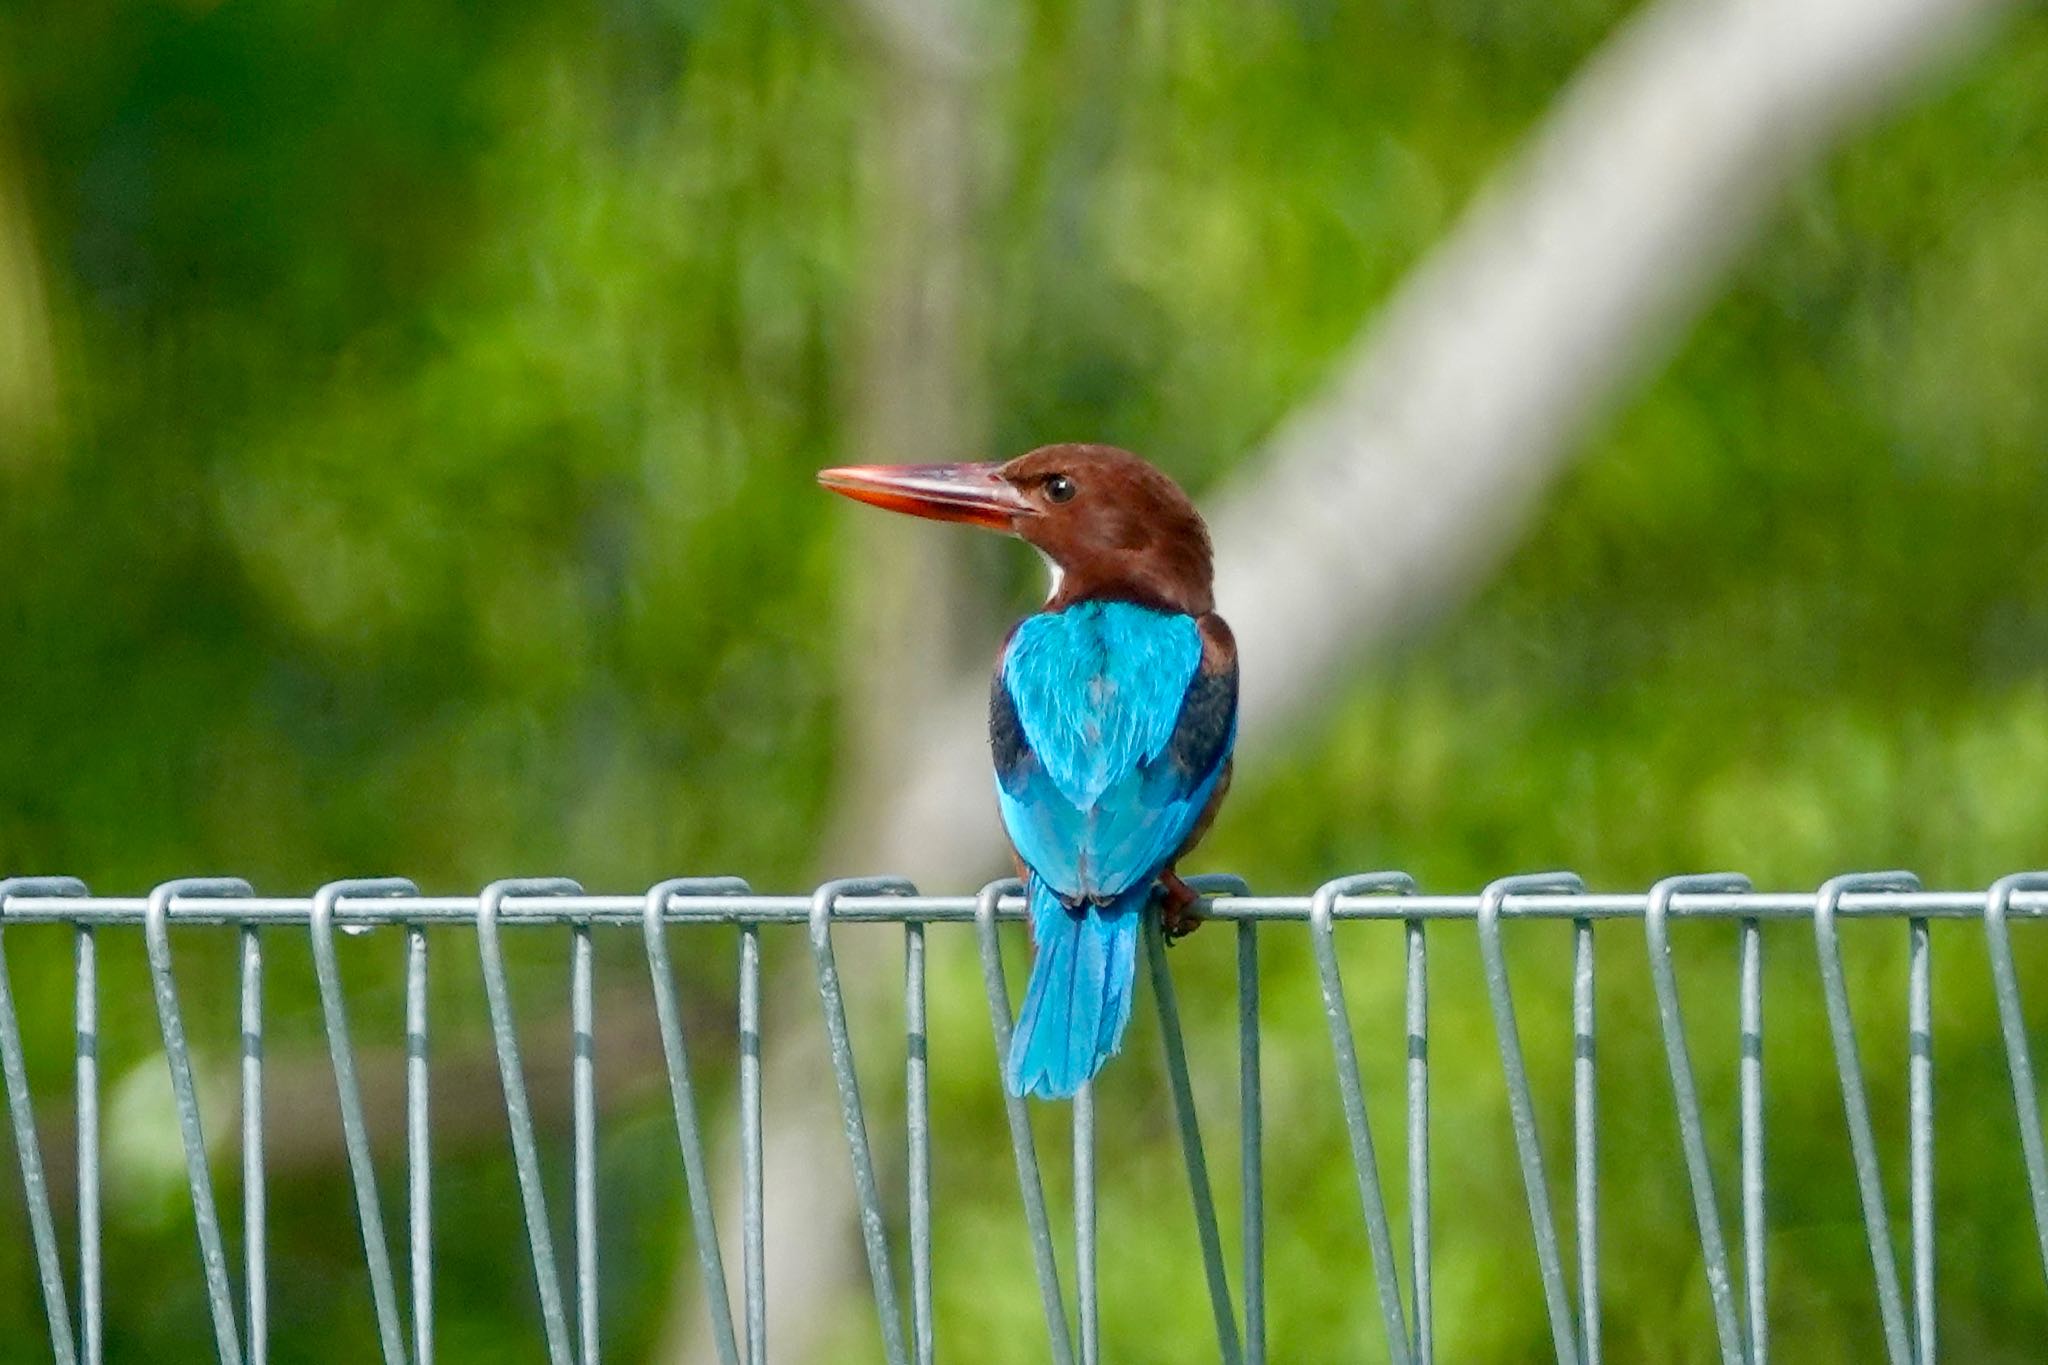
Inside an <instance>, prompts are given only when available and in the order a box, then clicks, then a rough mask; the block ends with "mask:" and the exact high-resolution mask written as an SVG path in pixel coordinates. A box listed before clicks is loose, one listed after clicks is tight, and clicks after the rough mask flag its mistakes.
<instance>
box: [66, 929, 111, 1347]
mask: <svg viewBox="0 0 2048 1365" xmlns="http://www.w3.org/2000/svg"><path fill="white" fill-rule="evenodd" d="M74 950H75V958H74V963H73V969H72V975H73V982H72V985H73V1006H72V1008H73V1014H72V1033H73V1036H74V1038H75V1040H76V1042H77V1047H76V1048H75V1049H74V1057H73V1065H74V1068H75V1070H74V1073H73V1084H74V1087H75V1089H74V1094H73V1106H74V1107H75V1108H76V1109H77V1111H78V1355H79V1358H80V1359H81V1360H83V1361H84V1362H85V1365H100V1362H101V1359H102V1355H101V1353H102V1351H103V1349H104V1344H105V1311H104V1309H105V1304H104V1301H103V1286H102V1277H101V1267H100V1005H99V998H100V997H99V989H100V988H99V942H98V940H97V939H95V938H94V937H93V927H92V926H91V925H90V924H81V925H79V926H78V931H77V935H76V938H75V940H74Z"/></svg>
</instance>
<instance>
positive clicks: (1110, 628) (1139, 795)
mask: <svg viewBox="0 0 2048 1365" xmlns="http://www.w3.org/2000/svg"><path fill="white" fill-rule="evenodd" d="M1201 662H1202V639H1201V631H1200V628H1199V626H1198V625H1197V624H1196V621H1195V619H1194V618H1193V617H1191V616H1185V615H1181V614H1178V613H1169V612H1161V611H1154V610H1152V609H1150V608H1148V607H1141V606H1137V605H1134V604H1132V603H1127V602H1082V603H1077V604H1076V605H1074V606H1072V607H1069V608H1067V609H1066V610H1065V611H1061V612H1046V613H1041V614H1040V615H1038V616H1034V617H1031V618H1030V619H1028V620H1027V621H1025V622H1024V623H1023V625H1021V626H1019V627H1018V629H1017V632H1016V634H1015V635H1013V636H1012V637H1011V641H1010V645H1009V647H1008V649H1007V650H1005V652H1004V657H1003V664H1002V668H1001V670H1000V671H999V672H998V674H997V678H996V687H995V689H994V694H993V695H992V697H991V707H990V734H991V738H992V740H993V743H994V747H995V752H996V774H997V797H998V801H999V802H1000V804H1001V807H1002V815H1003V824H1004V827H1005V828H1006V829H1007V830H1008V832H1009V835H1010V840H1011V843H1012V844H1014V845H1015V847H1016V849H1017V854H1018V856H1019V857H1020V858H1022V859H1023V860H1024V862H1025V863H1026V865H1028V866H1029V867H1030V868H1031V869H1032V871H1034V872H1035V873H1037V874H1038V875H1039V876H1040V877H1041V878H1042V879H1044V880H1045V882H1046V883H1047V884H1048V885H1050V886H1051V887H1052V889H1053V890H1055V891H1056V892H1058V893H1059V895H1060V896H1061V897H1062V898H1064V899H1066V900H1068V901H1070V902H1071V901H1079V900H1084V899H1086V900H1097V901H1100V900H1105V899H1108V898H1111V897H1114V896H1116V895H1117V894H1118V893H1120V892H1122V891H1125V890H1127V889H1129V888H1130V887H1132V886H1134V885H1137V884H1139V883H1141V882H1145V881H1149V880H1150V879H1151V878H1152V877H1153V876H1154V875H1156V874H1157V873H1158V871H1159V869H1160V868H1161V867H1162V866H1163V865H1164V864H1165V863H1166V861H1167V860H1168V859H1169V858H1171V857H1172V856H1173V853H1174V851H1175V850H1176V849H1178V848H1179V847H1180V845H1181V843H1182V842H1183V841H1184V840H1185V839H1186V838H1187V835H1188V832H1189V831H1190V830H1191V829H1193V827H1194V824H1195V822H1196V821H1197V820H1198V819H1199V818H1200V817H1201V813H1202V810H1203V808H1204V807H1205V806H1206V805H1207V803H1208V800H1209V796H1210V794H1211V793H1212V792H1213V791H1214V790H1215V785H1216V781H1217V778H1218V776H1219V774H1220V773H1221V771H1222V766H1223V760H1224V758H1225V757H1226V756H1227V754H1228V749H1229V742H1228V734H1227V732H1226V733H1224V734H1223V735H1222V742H1221V743H1218V742H1216V741H1217V739H1218V735H1217V733H1215V722H1216V721H1217V719H1219V717H1217V716H1216V715H1213V714H1204V715H1202V716H1199V717H1195V716H1190V717H1186V719H1193V720H1197V721H1199V722H1200V723H1201V725H1202V726H1203V728H1205V729H1207V730H1208V731H1210V733H1209V734H1208V735H1207V736H1206V742H1205V743H1203V744H1202V745H1200V746H1198V747H1199V748H1201V749H1203V750H1206V752H1203V753H1201V754H1200V757H1201V759H1202V760H1204V761H1202V762H1201V764H1200V766H1199V767H1194V768H1191V767H1190V766H1189V763H1188V761H1187V760H1188V758H1189V756H1190V754H1189V746H1188V744H1187V743H1186V742H1185V738H1186V737H1185V735H1184V734H1183V733H1182V732H1183V731H1184V729H1185V728H1186V727H1185V726H1184V724H1183V721H1184V712H1187V711H1190V710H1191V709H1193V708H1191V707H1190V706H1189V703H1190V702H1191V701H1192V700H1194V699H1195V696H1196V694H1197V693H1200V692H1203V691H1204V689H1203V688H1202V687H1201V685H1200V681H1199V675H1200V669H1201ZM1229 701H1230V702H1231V703H1232V705H1231V707H1230V710H1231V712H1232V714H1233V716H1234V702H1235V688H1234V686H1233V687H1232V688H1231V689H1230V694H1229ZM1214 709H1215V708H1214V707H1209V708H1207V710H1208V711H1211V712H1213V711H1214Z"/></svg>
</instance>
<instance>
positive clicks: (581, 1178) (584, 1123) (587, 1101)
mask: <svg viewBox="0 0 2048 1365" xmlns="http://www.w3.org/2000/svg"><path fill="white" fill-rule="evenodd" d="M570 934H571V937H570V940H569V1032H570V1035H571V1040H570V1048H571V1050H570V1056H569V1067H570V1078H569V1085H570V1092H571V1094H570V1108H571V1110H572V1118H571V1122H572V1125H573V1135H572V1137H571V1143H572V1146H573V1155H572V1165H573V1173H574V1174H573V1179H574V1184H575V1220H576V1221H575V1228H576V1330H577V1335H578V1342H577V1344H578V1346H579V1347H580V1348H581V1361H582V1365H598V1353H599V1340H598V1325H599V1324H598V1295H597V1287H598V1278H597V1002H596V995H597V986H596V981H595V979H594V978H595V973H596V966H595V964H594V962H593V958H594V957H595V945H594V944H593V943H592V942H591V939H590V922H589V921H588V920H584V921H583V922H581V923H579V924H577V925H576V927H575V928H574V929H573V930H571V931H570Z"/></svg>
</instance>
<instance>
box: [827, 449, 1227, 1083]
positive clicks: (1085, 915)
mask: <svg viewBox="0 0 2048 1365" xmlns="http://www.w3.org/2000/svg"><path fill="white" fill-rule="evenodd" d="M818 481H819V482H820V483H822V484H824V485H825V486H826V487H827V488H830V489H832V490H833V491H835V492H838V493H843V494H845V495H846V496H847V497H850V498H854V499H857V500H858V501H861V502H865V503H871V504H873V505H874V506H877V507H885V508H888V509H890V510H891V511H897V512H909V513H912V514H913V515H916V516H921V517H932V518H936V519H938V520H941V521H958V522H966V523H968V524H970V525H975V526H982V527H987V528H988V529H991V530H996V531H1006V532H1008V533H1009V534H1011V535H1014V536H1016V537H1018V538H1019V539H1021V540H1023V541H1024V542H1025V543H1026V544H1029V545H1031V546H1033V547H1034V548H1036V549H1037V550H1038V551H1039V553H1040V554H1042V555H1043V556H1044V557H1045V559H1046V562H1047V563H1048V564H1049V565H1050V566H1051V569H1052V594H1051V596H1050V597H1048V598H1047V599H1046V603H1045V605H1044V606H1043V607H1041V608H1040V609H1039V610H1038V611H1037V612H1036V613H1034V614H1033V615H1031V616H1027V617H1026V618H1024V620H1022V621H1020V622H1019V623H1018V624H1017V625H1016V627H1015V628H1014V629H1012V630H1011V632H1010V636H1009V639H1008V640H1007V641H1006V642H1005V643H1004V645H1003V650H1002V656H1001V658H1000V660H999V662H998V663H997V665H996V674H995V681H994V686H993V687H992V688H991V690H990V694H989V744H990V747H991V748H992V749H993V750H994V754H995V770H996V774H995V775H996V801H997V805H998V807H999V808H1000V810H1001V814H1002V820H1003V827H1004V829H1005V830H1006V831H1007V832H1008V834H1009V837H1010V845H1011V847H1012V849H1013V850H1014V852H1015V854H1016V859H1017V864H1018V875H1019V876H1020V877H1021V878H1023V880H1024V882H1025V884H1026V887H1027V890H1028V896H1029V900H1030V906H1031V936H1032V941H1033V942H1034V944H1035V945H1036V947H1037V957H1036V959H1035V961H1034V962H1033V964H1032V968H1031V982H1030V985H1029V987H1028V988H1027V990H1026V992H1025V996H1024V1006H1023V1009H1022V1011H1021V1012H1020V1014H1019V1016H1018V1019H1017V1028H1016V1031H1015V1033H1014V1035H1013V1036H1012V1038H1011V1040H1010V1055H1009V1058H1008V1061H1007V1067H1006V1076H1007V1080H1008V1083H1009V1087H1010V1090H1011V1092H1012V1093H1013V1094H1018V1095H1027V1094H1028V1095H1037V1096H1040V1097H1042V1098H1046V1099H1062V1098H1065V1097H1067V1096H1070V1095H1072V1094H1073V1093H1074V1092H1075V1091H1076V1090H1078V1089H1080V1088H1081V1086H1082V1085H1083V1084H1084V1083H1085V1082H1086V1081H1087V1080H1088V1079H1089V1078H1090V1077H1091V1076H1093V1075H1094V1074H1095V1073H1096V1072H1097V1071H1099V1070H1101V1068H1102V1064H1103V1062H1105V1061H1106V1060H1108V1058H1109V1057H1110V1056H1112V1055H1113V1054H1114V1053H1115V1052H1116V1051H1117V1049H1118V1048H1119V1047H1121V1046H1122V1044H1123V1036H1124V1027H1125V1025H1126V1024H1128V1023H1129V1022H1130V1018H1131V991H1132V987H1133V984H1134V980H1135V977H1136V974H1137V942H1138V931H1139V927H1140V924H1141V919H1142V916H1143V915H1144V914H1145V912H1146V909H1147V906H1148V903H1149V902H1150V901H1151V899H1152V897H1153V895H1154V891H1155V888H1156V889H1157V891H1158V892H1159V896H1160V914H1161V916H1162V921H1163V924H1164V927H1165V929H1166V931H1167V933H1168V934H1169V935H1172V936H1178V935H1180V934H1182V933H1186V932H1188V931H1190V930H1191V929H1192V928H1193V927H1194V924H1195V922H1196V921H1195V916H1194V907H1195V904H1196V902H1197V899H1198V897H1197V896H1196V893H1195V892H1194V891H1193V890H1192V889H1190V888H1189V887H1188V885H1187V884H1186V883H1185V882H1183V881H1181V879H1180V878H1179V877H1178V876H1177V875H1175V873H1174V863H1175V861H1176V860H1178V859H1179V858H1180V857H1181V856H1182V855H1184V854H1185V853H1186V852H1187V851H1188V850H1189V849H1190V848H1192V847H1193V846H1194V844H1195V842H1196V841H1197V840H1199V839H1200V838H1201V837H1202V834H1203V832H1204V831H1205V830H1206V829H1207V828H1208V826H1209V821H1210V819H1211V818H1212V817H1213V816H1214V815H1215V812H1216V807H1217V805H1218V803H1219V802H1220V801H1221V800H1222V798H1223V793H1224V790H1225V788H1227V787H1228V786H1229V785H1230V762H1231V746H1232V745H1233V743H1234V742H1235V740H1236V738H1237V646H1236V644H1235V642H1234V641H1233V640H1232V638H1231V634H1230V628H1229V627H1228V626H1226V625H1225V624H1224V623H1223V618H1222V617H1220V616H1218V615H1217V614H1216V610H1215V600H1214V597H1213V596H1212V593H1211V578H1212V571H1211V566H1210V550H1209V532H1208V528H1207V527H1205V526H1204V525H1203V524H1202V518H1201V515H1200V514H1199V513H1197V512H1196V511H1195V507H1194V504H1193V503H1191V502H1190V501H1188V497H1187V495H1186V494H1185V493H1183V492H1182V491H1181V490H1180V487H1179V486H1178V485H1177V484H1175V483H1174V482H1173V480H1172V479H1170V478H1168V477H1167V476H1166V475H1165V474H1163V473H1161V472H1160V471H1159V470H1157V469H1155V468H1153V467H1152V466H1151V465H1149V464H1147V463H1146V462H1145V461H1143V460H1141V459H1139V458H1138V457H1137V456H1135V455H1132V454H1130V453H1129V452H1127V451H1122V450H1118V449H1115V448H1114V447H1111V446H1098V445H1055V446H1044V447H1042V448H1040V449H1038V450H1034V451H1032V452H1030V453H1029V454H1027V455H1021V456H1019V457H1017V458H1016V459H1014V460H1011V461H1009V462H1008V463H1005V464H951V465H867V466H859V467H852V468H844V469H827V470H824V471H823V472H821V473H820V474H819V475H818Z"/></svg>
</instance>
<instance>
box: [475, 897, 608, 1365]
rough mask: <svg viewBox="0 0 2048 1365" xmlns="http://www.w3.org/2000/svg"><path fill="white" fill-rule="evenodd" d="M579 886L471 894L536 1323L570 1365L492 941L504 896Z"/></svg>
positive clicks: (506, 994)
mask: <svg viewBox="0 0 2048 1365" xmlns="http://www.w3.org/2000/svg"><path fill="white" fill-rule="evenodd" d="M582 891H583V888H582V887H580V886H578V885H577V884H576V883H575V882H573V881H570V880H569V879H568V878H567V877H514V878H508V879H506V880H504V881H496V882H492V883H491V884H490V885H489V886H487V887H485V888H484V889H483V893H482V894H481V895H480V896H478V897H477V906H476V941H477V951H478V955H479V956H480V957H481V959H482V963H483V973H484V996H485V1000H486V1003H487V1004H488V1005H489V1007H490V1012H491V1037H492V1041H493V1043H494V1044H495V1047H496V1051H497V1056H498V1079H499V1082H500V1083H501V1084H502V1086H503V1088H504V1091H505V1120H506V1127H507V1128H509V1129H510V1130H511V1136H512V1164H513V1166H514V1168H515V1170H516V1171H517V1173H518V1176H519V1198H520V1204H521V1206H522V1208H523V1210H524V1212H525V1215H526V1241H527V1249H528V1251H529V1253H530V1254H531V1256H532V1260H533V1279H534V1288H535V1289H536V1290H537V1291H538V1292H539V1294H540V1314H541V1327H542V1330H543V1331H544V1332H545V1333H546V1334H547V1343H548V1359H549V1361H550V1362H552V1365H572V1362H573V1361H574V1359H575V1357H574V1355H573V1353H572V1352H571V1349H570V1345H569V1319H568V1313H567V1311H566V1309H565V1308H564V1306H563V1303H562V1280H561V1274H560V1271H559V1270H558V1269H557V1267H556V1264H555V1244H554V1237H553V1235H552V1234H551V1233H550V1231H549V1226H548V1207H547V1193H546V1191H545V1190H544V1189H543V1187H542V1184H541V1176H540V1147H539V1143H538V1142H537V1141H536V1139H535V1137H534V1131H533V1110H532V1107H531V1106H530V1105H529V1103H528V1101H527V1095H526V1072H525V1068H524V1067H523V1066H522V1065H521V1064H520V1060H519V1035H518V1032H517V1030H516V1029H515V1027H514V1025H513V1021H512V989H511V986H510V984H509V983H508V982H507V980H506V976H505V957H504V953H503V951H502V950H501V948H500V946H499V943H498V921H499V919H500V917H501V916H502V915H503V913H504V909H505V902H506V901H507V900H509V899H510V898H512V897H514V896H524V897H534V896H576V895H581V894H582Z"/></svg>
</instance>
